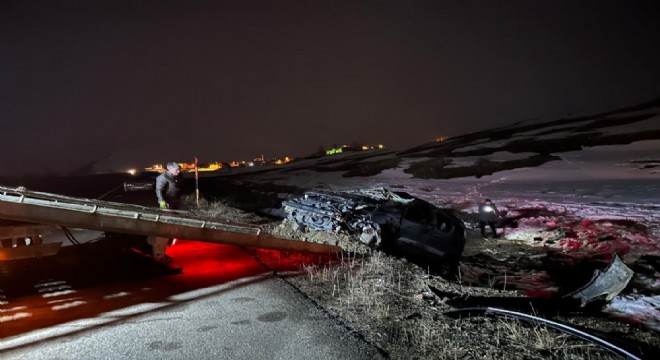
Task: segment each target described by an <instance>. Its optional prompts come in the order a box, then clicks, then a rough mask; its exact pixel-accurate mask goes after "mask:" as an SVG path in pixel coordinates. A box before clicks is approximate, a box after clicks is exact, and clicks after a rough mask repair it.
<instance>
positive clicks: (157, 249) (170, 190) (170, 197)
mask: <svg viewBox="0 0 660 360" xmlns="http://www.w3.org/2000/svg"><path fill="white" fill-rule="evenodd" d="M166 168H167V170H166V171H165V172H163V173H162V174H160V175H158V177H157V178H156V198H157V200H158V206H159V207H160V208H161V209H171V210H176V209H179V208H180V207H181V188H182V185H183V177H182V176H181V167H180V166H179V164H178V163H176V162H170V163H167V166H166ZM147 242H148V243H149V244H150V245H151V247H152V249H153V257H154V259H156V260H157V261H160V262H164V263H169V262H170V261H172V258H171V257H169V256H167V255H165V251H166V250H167V246H168V245H170V243H171V239H168V238H164V237H150V238H148V239H147Z"/></svg>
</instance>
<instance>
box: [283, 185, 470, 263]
mask: <svg viewBox="0 0 660 360" xmlns="http://www.w3.org/2000/svg"><path fill="white" fill-rule="evenodd" d="M282 207H283V209H284V211H285V213H286V215H287V218H288V219H289V220H292V221H294V222H295V223H296V224H298V225H299V226H303V227H307V228H309V229H313V230H325V231H333V232H340V231H345V232H347V233H349V234H351V235H353V236H354V237H355V238H357V239H358V240H359V241H361V242H363V243H365V244H367V245H369V246H371V247H374V248H380V249H383V250H385V251H387V252H392V253H395V254H398V255H405V256H408V257H413V258H418V259H422V260H426V261H431V262H432V263H435V262H438V260H440V261H441V262H443V263H447V264H454V265H455V264H457V263H458V260H460V257H461V254H462V253H463V248H464V245H465V226H464V224H463V222H462V221H461V220H460V219H459V218H457V217H456V216H455V215H454V214H453V213H452V211H450V210H446V209H439V208H437V207H435V206H433V205H432V204H430V203H428V202H426V201H423V200H421V199H418V198H416V197H413V196H411V195H410V194H408V193H405V192H393V191H390V190H387V189H374V190H356V191H344V192H314V191H310V192H306V193H304V195H303V196H302V197H298V198H293V199H290V200H287V201H284V202H283V203H282Z"/></svg>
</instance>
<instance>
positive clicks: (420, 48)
mask: <svg viewBox="0 0 660 360" xmlns="http://www.w3.org/2000/svg"><path fill="white" fill-rule="evenodd" d="M658 3H660V2H658V1H632V0H621V1H490V0H488V1H486V0H484V1H439V0H438V1H414V0H405V1H384V0H374V1H357V0H354V1H323V0H308V1H289V0H280V1H277V0H264V1H251V0H236V1H223V0H217V1H194V0H181V1H163V0H159V1H144V0H142V1H94V0H85V1H63V0H59V1H11V0H2V1H0V124H1V128H0V147H1V148H0V167H1V170H0V171H1V173H0V176H3V175H17V174H27V173H57V174H66V173H70V172H72V171H75V170H76V169H78V168H80V167H82V166H83V165H85V164H87V163H90V162H92V161H98V162H97V166H96V170H98V171H111V170H124V169H125V168H128V167H137V166H143V165H148V164H151V163H164V162H167V161H172V160H174V161H192V159H193V158H194V156H197V157H199V159H200V161H232V160H244V159H252V158H254V157H257V156H259V155H261V154H262V153H263V154H264V155H265V156H266V157H267V158H269V157H281V156H285V155H289V156H294V157H295V156H305V155H309V154H311V153H313V152H316V151H317V150H318V149H319V147H321V146H324V147H330V146H332V145H333V144H342V143H355V142H357V143H366V144H378V143H382V144H385V145H386V146H387V147H389V148H392V149H405V148H406V147H410V146H414V145H418V144H422V143H425V142H428V141H432V140H434V139H435V138H436V137H437V136H440V135H449V136H451V135H460V134H464V133H467V132H473V131H477V130H483V129H487V128H492V127H496V126H501V125H506V124H509V123H512V122H515V121H520V120H527V119H536V118H541V119H546V118H547V119H553V118H558V117H562V116H566V115H567V114H569V113H570V114H573V115H579V114H586V113H592V112H600V111H606V110H612V109H615V108H618V107H623V106H628V105H635V104H638V103H641V102H645V101H649V100H652V99H655V98H657V97H660V36H659V35H660V16H659V15H660V6H659V4H658Z"/></svg>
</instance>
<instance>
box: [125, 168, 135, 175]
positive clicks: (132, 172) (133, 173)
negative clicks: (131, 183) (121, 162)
mask: <svg viewBox="0 0 660 360" xmlns="http://www.w3.org/2000/svg"><path fill="white" fill-rule="evenodd" d="M126 172H127V173H129V174H131V175H135V174H136V173H137V170H135V169H128V171H126Z"/></svg>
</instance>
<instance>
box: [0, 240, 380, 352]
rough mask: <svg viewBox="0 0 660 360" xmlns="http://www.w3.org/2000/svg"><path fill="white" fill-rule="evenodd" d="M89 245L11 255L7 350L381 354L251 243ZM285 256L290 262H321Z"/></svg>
mask: <svg viewBox="0 0 660 360" xmlns="http://www.w3.org/2000/svg"><path fill="white" fill-rule="evenodd" d="M115 240H116V239H115ZM81 243H82V245H77V246H73V245H72V246H65V247H63V248H62V249H61V250H60V253H59V254H58V255H57V256H52V257H46V258H41V259H32V260H19V261H11V262H3V263H0V357H1V358H3V359H25V358H30V359H52V358H67V359H101V358H103V359H107V358H123V359H150V358H177V359H180V358H186V357H187V358H192V359H211V358H212V359H222V358H232V359H233V358H249V359H285V358H286V359H292V358H305V359H327V358H333V359H361V358H364V359H372V358H379V357H380V354H379V352H378V350H377V349H375V348H374V347H372V346H370V345H369V344H367V343H365V342H364V341H363V340H361V339H360V338H358V337H357V336H356V335H355V334H353V333H351V331H350V330H349V329H348V328H346V327H345V326H344V325H342V324H341V323H340V322H339V321H338V320H337V319H334V318H332V317H330V316H329V315H328V314H327V313H326V312H324V311H323V310H321V309H320V308H318V307H317V306H316V305H315V304H314V303H312V302H311V301H310V300H309V299H307V298H305V297H304V296H303V295H302V294H300V293H299V292H298V291H297V290H296V289H295V288H294V287H292V286H291V285H290V284H288V283H287V282H286V280H285V279H284V278H282V277H279V276H277V275H275V274H274V272H273V271H272V269H271V268H268V267H265V266H264V265H262V264H261V263H260V262H258V261H257V260H255V258H254V257H253V256H252V255H250V253H249V252H248V251H246V250H244V249H242V248H239V247H235V246H227V245H220V244H210V243H200V242H195V241H178V242H177V244H175V245H174V246H172V247H171V248H170V249H168V254H169V255H170V256H172V257H173V258H174V259H175V260H174V262H173V263H172V264H171V266H165V265H162V264H159V263H156V262H154V261H153V260H152V259H151V258H150V257H147V256H145V255H144V254H142V253H140V252H138V251H134V250H130V249H127V248H126V247H123V246H117V241H114V240H109V239H105V238H98V239H91V240H87V242H83V241H81ZM280 257H281V259H282V261H281V262H280V264H281V265H282V268H281V269H279V270H295V269H296V268H297V267H299V265H300V262H301V261H314V260H315V259H313V258H312V257H309V256H306V255H304V254H301V255H295V254H293V255H292V254H289V253H287V254H283V255H281V256H280Z"/></svg>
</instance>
